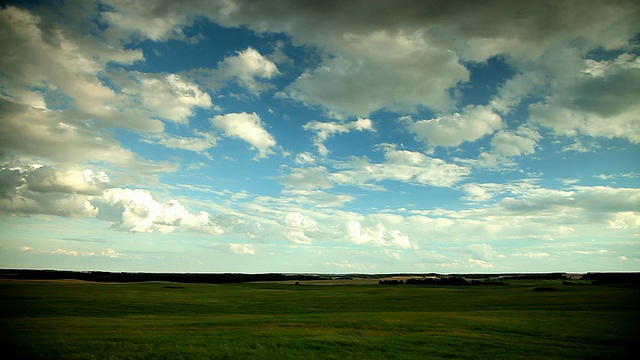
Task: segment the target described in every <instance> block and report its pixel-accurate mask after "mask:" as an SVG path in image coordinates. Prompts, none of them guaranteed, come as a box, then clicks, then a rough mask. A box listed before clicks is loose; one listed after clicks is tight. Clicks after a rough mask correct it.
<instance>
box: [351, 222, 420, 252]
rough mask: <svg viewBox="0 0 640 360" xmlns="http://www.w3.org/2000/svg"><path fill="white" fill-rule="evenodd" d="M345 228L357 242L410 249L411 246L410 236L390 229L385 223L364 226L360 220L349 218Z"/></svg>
mask: <svg viewBox="0 0 640 360" xmlns="http://www.w3.org/2000/svg"><path fill="white" fill-rule="evenodd" d="M344 229H345V232H346V235H347V237H348V239H350V240H351V241H352V242H354V243H356V244H372V245H377V246H395V247H399V248H404V249H408V248H410V247H411V242H410V241H409V236H407V235H406V234H403V233H402V232H401V231H400V230H398V229H393V230H388V229H387V228H386V227H385V226H384V225H382V224H377V225H376V226H374V227H371V228H367V227H363V226H362V224H361V223H360V221H357V220H349V221H348V222H347V223H346V224H345V225H344Z"/></svg>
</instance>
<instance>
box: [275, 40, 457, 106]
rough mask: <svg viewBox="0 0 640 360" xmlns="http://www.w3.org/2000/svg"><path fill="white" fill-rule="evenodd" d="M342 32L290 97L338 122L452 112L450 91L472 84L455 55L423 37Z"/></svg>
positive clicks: (292, 86)
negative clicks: (390, 113)
mask: <svg viewBox="0 0 640 360" xmlns="http://www.w3.org/2000/svg"><path fill="white" fill-rule="evenodd" d="M342 30H343V31H344V32H343V33H342V34H339V35H338V37H336V38H334V39H340V40H339V41H333V42H330V43H327V44H323V45H325V48H324V49H325V51H326V52H327V53H328V54H330V55H331V56H327V57H326V58H325V60H323V61H322V63H321V64H320V65H319V66H318V67H317V68H315V69H313V70H310V71H306V72H304V73H303V74H302V75H300V77H298V78H297V79H296V80H295V81H294V82H293V83H291V84H290V85H289V86H288V87H287V89H286V93H287V94H288V95H289V96H290V97H291V98H293V99H296V100H298V101H301V102H304V103H310V104H317V105H321V106H322V107H324V108H326V109H327V110H328V111H329V112H330V113H332V114H334V115H336V116H337V117H344V116H367V115H369V114H371V113H372V112H374V111H376V110H380V109H389V110H395V111H414V110H415V109H417V108H418V107H420V106H423V107H430V108H433V109H437V110H447V109H450V108H451V107H452V106H453V104H454V100H453V99H452V98H451V96H450V94H449V91H448V90H449V89H450V88H452V87H454V86H456V85H457V84H458V83H460V82H464V81H467V80H468V79H469V71H468V70H467V69H466V68H465V67H464V66H463V65H462V64H460V62H459V59H458V57H457V55H456V53H455V52H450V51H447V49H443V48H439V47H437V46H432V45H433V44H429V43H428V42H427V41H425V39H424V38H423V37H422V34H421V33H420V32H415V33H413V32H412V33H404V32H397V33H390V32H387V31H381V30H380V31H372V32H370V33H368V34H362V33H361V34H356V33H352V32H348V30H347V29H342ZM332 32H334V31H332ZM314 40H317V39H314ZM424 78H428V79H429V81H424V80H423V79H424Z"/></svg>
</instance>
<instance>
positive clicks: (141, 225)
mask: <svg viewBox="0 0 640 360" xmlns="http://www.w3.org/2000/svg"><path fill="white" fill-rule="evenodd" d="M92 203H93V204H95V205H96V207H98V208H99V209H100V212H99V216H100V217H101V218H103V219H104V220H109V221H112V222H113V223H114V224H115V225H116V226H117V227H118V228H119V229H121V230H125V231H131V232H152V231H154V230H158V231H160V232H162V233H170V232H173V231H174V230H175V229H176V228H177V227H184V228H186V229H190V230H196V231H199V232H203V233H209V234H222V233H223V230H222V228H220V227H219V226H218V225H216V224H215V223H213V222H212V221H211V220H210V216H209V214H208V213H207V212H206V211H201V212H200V213H199V214H197V215H196V214H192V213H190V212H189V211H188V210H187V209H186V208H185V207H184V206H183V205H182V204H180V202H178V201H177V200H170V201H168V202H167V203H165V204H162V203H160V202H158V201H157V200H155V198H154V197H153V195H152V194H151V193H150V192H149V191H147V190H143V189H122V188H112V189H108V190H105V191H104V193H103V194H102V196H100V197H99V198H94V199H93V202H92Z"/></svg>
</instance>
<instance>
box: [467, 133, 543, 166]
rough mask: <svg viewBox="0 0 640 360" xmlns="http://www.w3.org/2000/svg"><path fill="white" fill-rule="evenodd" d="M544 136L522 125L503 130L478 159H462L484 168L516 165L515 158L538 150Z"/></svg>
mask: <svg viewBox="0 0 640 360" xmlns="http://www.w3.org/2000/svg"><path fill="white" fill-rule="evenodd" d="M540 139H542V136H541V135H540V134H539V133H538V132H537V131H535V130H532V129H530V128H528V127H525V126H520V127H519V128H518V129H517V130H515V131H513V130H503V131H499V132H498V133H496V134H495V135H494V136H493V137H492V138H491V141H490V145H491V148H490V149H489V150H488V151H486V152H483V153H481V154H480V155H479V156H478V159H477V160H460V161H461V162H466V163H469V164H473V165H475V166H478V167H483V168H494V169H500V168H506V167H511V166H514V165H515V163H514V161H513V158H516V157H519V156H523V155H531V154H534V153H535V152H536V148H537V147H538V141H539V140H540Z"/></svg>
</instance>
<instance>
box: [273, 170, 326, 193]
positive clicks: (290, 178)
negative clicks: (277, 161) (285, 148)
mask: <svg viewBox="0 0 640 360" xmlns="http://www.w3.org/2000/svg"><path fill="white" fill-rule="evenodd" d="M330 176H331V175H330V174H329V171H328V170H327V168H326V167H324V166H316V167H307V168H298V169H293V172H292V173H291V174H287V175H282V176H280V178H279V180H278V182H279V183H280V184H282V185H285V186H286V187H288V188H295V189H300V190H313V189H328V188H332V187H333V184H332V182H331V181H330V180H329V178H330Z"/></svg>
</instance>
